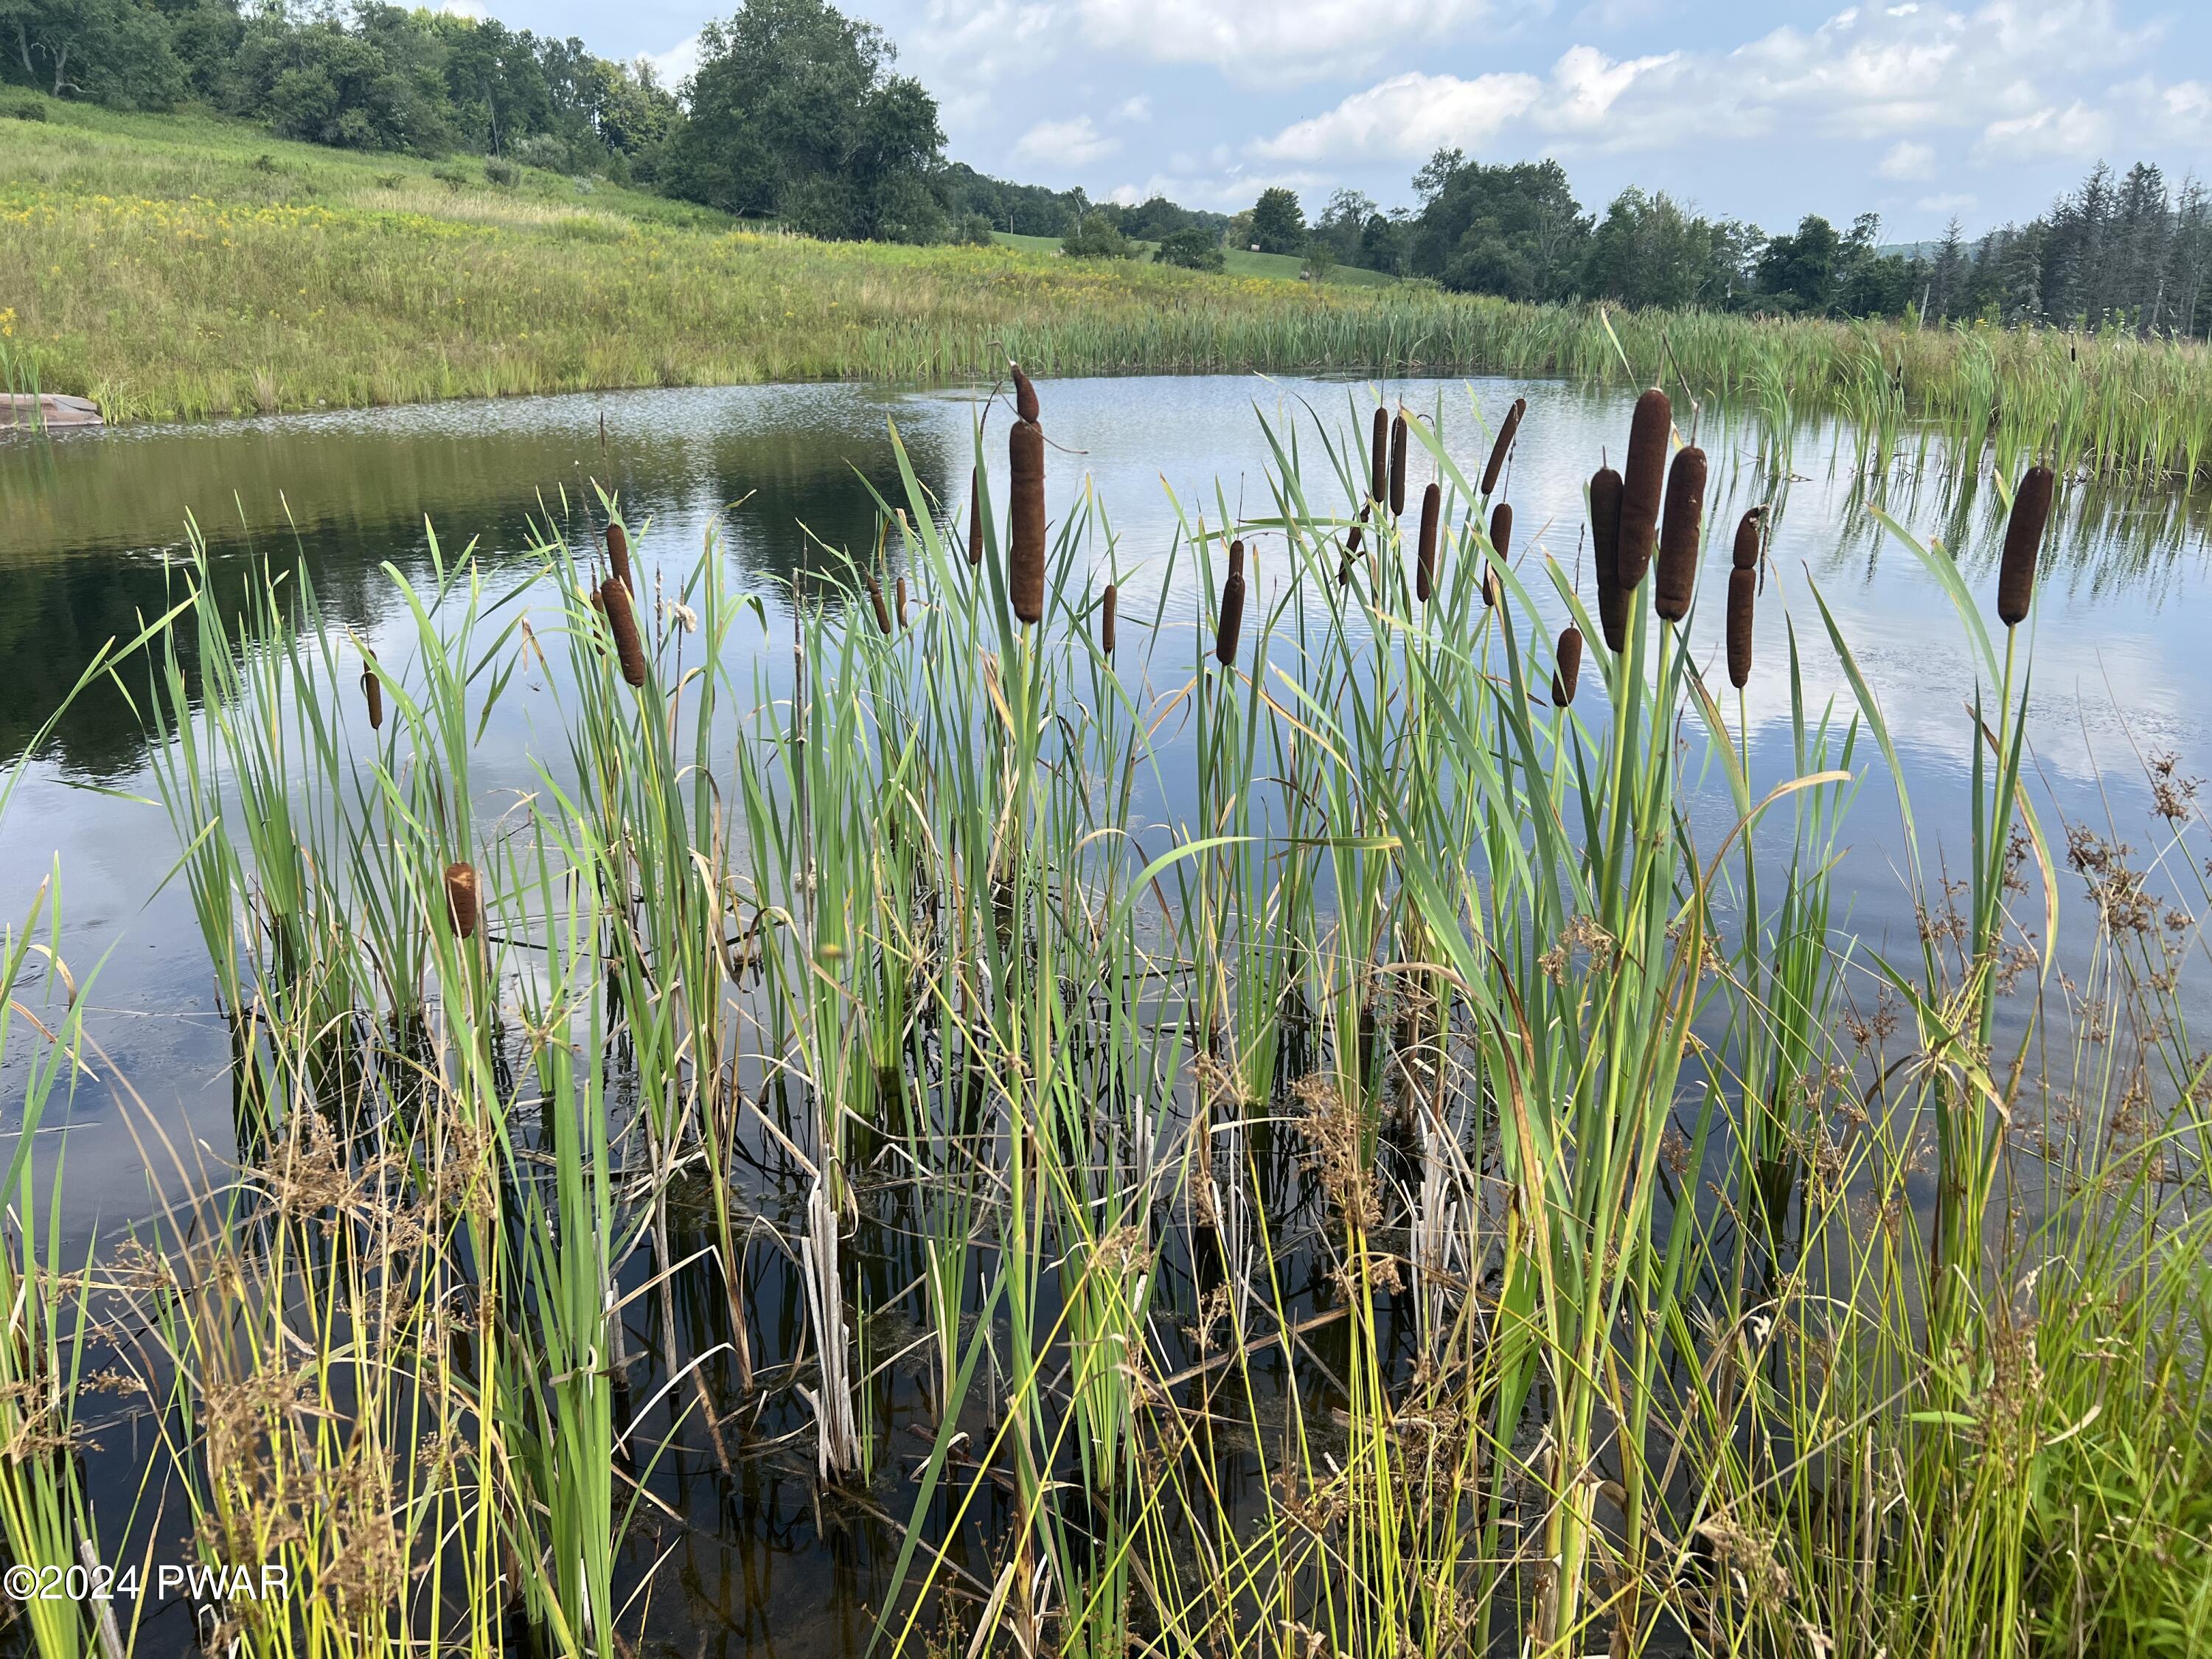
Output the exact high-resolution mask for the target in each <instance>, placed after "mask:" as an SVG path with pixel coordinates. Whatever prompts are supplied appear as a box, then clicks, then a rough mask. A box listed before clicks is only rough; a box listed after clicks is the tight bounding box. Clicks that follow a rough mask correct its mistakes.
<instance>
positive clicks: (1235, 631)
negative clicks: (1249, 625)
mask: <svg viewBox="0 0 2212 1659" xmlns="http://www.w3.org/2000/svg"><path fill="white" fill-rule="evenodd" d="M1243 631H1244V544H1243V542H1241V541H1232V542H1231V543H1230V544H1229V570H1228V574H1225V576H1223V578H1222V579H1221V603H1220V605H1219V607H1218V610H1217V611H1216V612H1215V620H1214V625H1213V655H1214V659H1215V660H1216V661H1218V663H1219V664H1220V665H1222V666H1223V667H1224V668H1234V667H1235V666H1236V665H1237V640H1238V638H1239V637H1240V636H1241V635H1243Z"/></svg>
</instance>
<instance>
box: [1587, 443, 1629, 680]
mask: <svg viewBox="0 0 2212 1659" xmlns="http://www.w3.org/2000/svg"><path fill="white" fill-rule="evenodd" d="M1589 512H1590V559H1591V562H1592V563H1593V564H1594V565H1595V568H1596V570H1597V617H1598V623H1599V624H1600V625H1601V627H1602V628H1603V629H1605V647H1606V649H1607V650H1608V651H1626V649H1627V648H1628V595H1627V593H1626V591H1625V590H1624V589H1623V588H1622V587H1621V585H1620V474H1619V473H1618V472H1616V471H1613V469H1612V468H1611V467H1609V466H1601V467H1600V468H1599V469H1598V470H1597V471H1595V472H1593V473H1591V474H1590V481H1589Z"/></svg>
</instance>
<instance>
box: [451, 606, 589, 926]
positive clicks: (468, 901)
mask: <svg viewBox="0 0 2212 1659" xmlns="http://www.w3.org/2000/svg"><path fill="white" fill-rule="evenodd" d="M608 580H613V578H611V577H610V578H608ZM446 920H447V921H448V922H449V923H451V924H452V926H453V937H454V938H455V939H472V938H474V937H475V936H476V931H477V867H476V866H475V865H473V864H465V863H456V864H449V865H447V866H446Z"/></svg>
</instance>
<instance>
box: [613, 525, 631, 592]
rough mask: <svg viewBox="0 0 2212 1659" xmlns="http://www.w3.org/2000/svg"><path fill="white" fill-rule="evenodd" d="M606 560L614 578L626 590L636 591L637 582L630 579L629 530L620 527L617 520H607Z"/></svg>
mask: <svg viewBox="0 0 2212 1659" xmlns="http://www.w3.org/2000/svg"><path fill="white" fill-rule="evenodd" d="M607 562H608V564H609V565H611V567H613V569H614V573H615V580H617V581H618V582H620V583H621V584H622V585H623V590H624V591H625V592H631V593H635V592H637V584H636V583H635V582H633V581H632V580H630V572H629V532H628V531H627V530H624V529H623V527H622V524H621V521H620V520H615V519H610V520H607Z"/></svg>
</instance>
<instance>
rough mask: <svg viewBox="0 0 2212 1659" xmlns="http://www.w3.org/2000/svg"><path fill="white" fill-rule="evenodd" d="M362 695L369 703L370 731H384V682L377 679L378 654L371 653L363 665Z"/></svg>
mask: <svg viewBox="0 0 2212 1659" xmlns="http://www.w3.org/2000/svg"><path fill="white" fill-rule="evenodd" d="M361 695H362V696H363V697H365V698H366V699H368V729H369V730H370V731H372V732H380V731H382V730H383V729H384V682H383V681H382V680H380V679H379V678H377V674H376V653H374V652H373V651H372V652H370V653H368V662H366V663H364V664H363V665H362V671H361Z"/></svg>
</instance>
